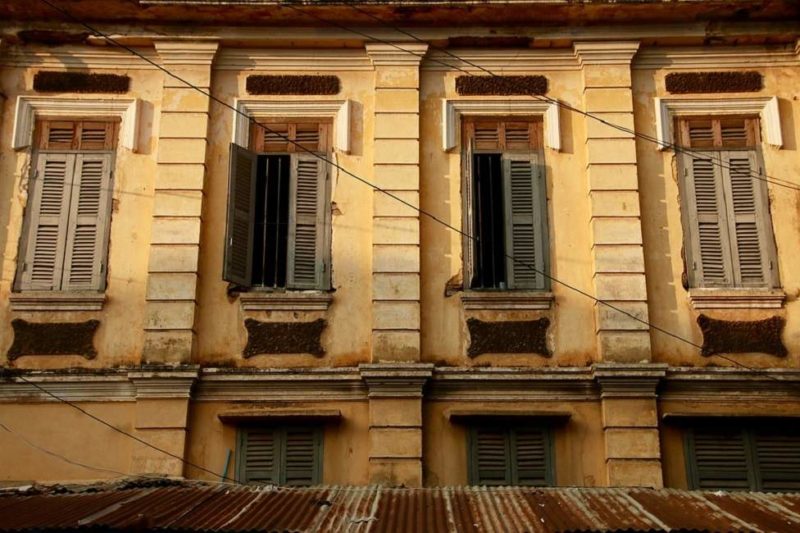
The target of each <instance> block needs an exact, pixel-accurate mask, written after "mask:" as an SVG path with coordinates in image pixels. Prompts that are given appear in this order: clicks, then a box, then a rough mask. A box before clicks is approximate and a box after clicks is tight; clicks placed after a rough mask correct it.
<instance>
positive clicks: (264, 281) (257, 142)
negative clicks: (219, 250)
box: [223, 121, 331, 290]
mask: <svg viewBox="0 0 800 533" xmlns="http://www.w3.org/2000/svg"><path fill="white" fill-rule="evenodd" d="M250 147H251V148H252V149H247V148H244V147H242V146H238V145H235V144H232V145H231V151H230V175H229V189H228V226H227V235H226V247H225V265H224V270H223V277H224V279H225V280H226V281H229V282H231V283H235V284H236V285H238V286H240V287H247V288H250V287H252V288H265V289H317V290H323V289H327V288H329V286H330V251H329V249H330V219H331V215H330V199H329V197H330V179H329V176H330V170H329V164H328V163H327V162H326V160H327V159H329V157H330V155H329V151H330V124H329V123H326V122H310V121H298V122H265V123H263V126H261V125H259V124H254V125H253V129H252V135H251V139H250Z"/></svg>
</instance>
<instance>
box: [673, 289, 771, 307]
mask: <svg viewBox="0 0 800 533" xmlns="http://www.w3.org/2000/svg"><path fill="white" fill-rule="evenodd" d="M785 299H786V294H784V292H783V291H782V290H780V289H708V288H696V289H689V301H690V302H692V307H694V308H695V309H780V308H781V307H783V302H784V300H785Z"/></svg>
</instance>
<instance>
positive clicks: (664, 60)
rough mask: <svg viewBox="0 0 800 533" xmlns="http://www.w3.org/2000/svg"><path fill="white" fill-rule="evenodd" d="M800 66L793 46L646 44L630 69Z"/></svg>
mask: <svg viewBox="0 0 800 533" xmlns="http://www.w3.org/2000/svg"><path fill="white" fill-rule="evenodd" d="M796 66H800V58H798V56H797V54H796V52H795V50H794V49H793V46H792V45H778V46H725V47H722V46H679V47H662V46H647V47H643V48H642V49H641V50H639V53H637V54H636V57H635V58H634V60H633V64H632V65H631V68H632V69H634V70H651V69H662V68H663V69H680V70H691V69H713V70H719V69H721V68H751V69H752V68H759V67H796Z"/></svg>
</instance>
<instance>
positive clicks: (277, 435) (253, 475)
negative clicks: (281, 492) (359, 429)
mask: <svg viewBox="0 0 800 533" xmlns="http://www.w3.org/2000/svg"><path fill="white" fill-rule="evenodd" d="M236 457H237V458H236V465H237V472H238V476H237V480H238V481H239V482H241V483H265V484H273V485H288V486H295V487H296V486H308V485H317V484H319V483H320V482H321V480H322V430H321V429H319V428H315V427H308V426H297V427H281V426H275V427H243V428H241V429H240V430H239V444H238V448H237V456H236Z"/></svg>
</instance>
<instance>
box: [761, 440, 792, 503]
mask: <svg viewBox="0 0 800 533" xmlns="http://www.w3.org/2000/svg"><path fill="white" fill-rule="evenodd" d="M754 440H755V447H756V463H757V465H758V468H757V470H758V476H759V480H760V483H759V487H758V489H759V490H764V491H792V492H797V491H800V433H797V432H786V433H778V432H770V431H763V430H762V431H758V432H756V434H755V438H754Z"/></svg>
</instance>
